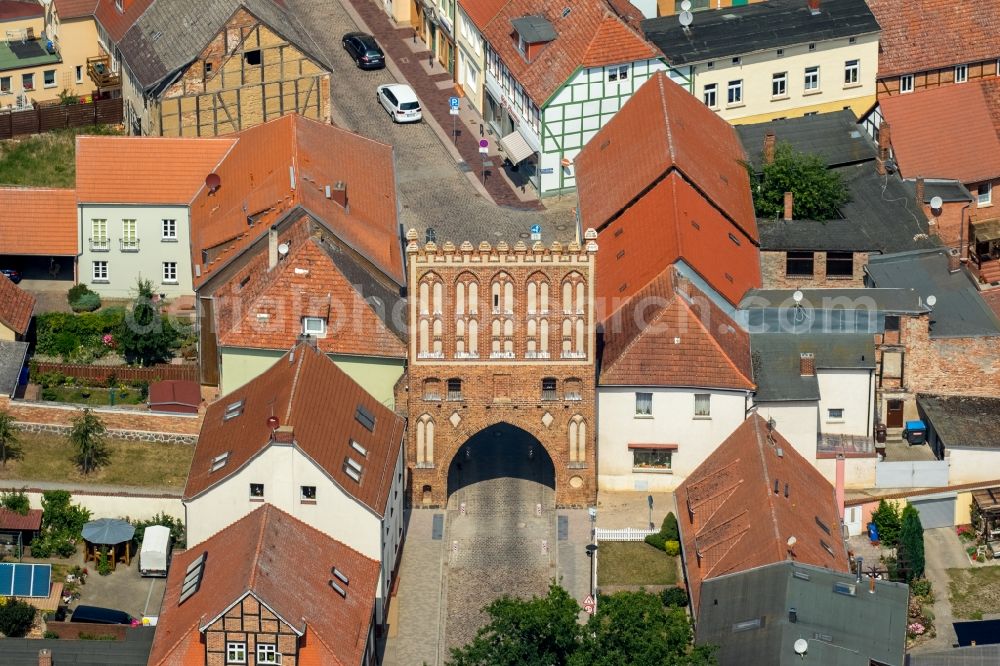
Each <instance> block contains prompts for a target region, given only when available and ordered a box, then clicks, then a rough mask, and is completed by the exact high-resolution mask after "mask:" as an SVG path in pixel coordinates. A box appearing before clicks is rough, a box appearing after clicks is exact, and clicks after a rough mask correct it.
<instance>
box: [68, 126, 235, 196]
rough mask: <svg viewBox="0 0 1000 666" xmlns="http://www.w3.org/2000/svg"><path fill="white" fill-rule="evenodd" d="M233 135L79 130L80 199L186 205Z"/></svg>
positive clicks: (230, 146) (77, 180)
mask: <svg viewBox="0 0 1000 666" xmlns="http://www.w3.org/2000/svg"><path fill="white" fill-rule="evenodd" d="M235 143H236V141H235V139H233V138H222V139H216V138H212V139H201V138H179V137H138V136H78V137H77V138H76V196H77V199H78V200H79V202H80V203H85V204H86V203H128V204H177V205H187V204H188V203H190V201H191V200H192V199H193V198H194V195H195V193H197V192H198V190H199V189H200V188H201V187H202V186H203V185H204V184H205V176H207V175H208V174H210V173H212V172H213V171H215V168H216V166H217V165H218V164H219V161H220V160H221V159H222V158H223V157H224V156H225V155H226V153H227V152H229V150H230V149H231V148H232V147H233V144H235Z"/></svg>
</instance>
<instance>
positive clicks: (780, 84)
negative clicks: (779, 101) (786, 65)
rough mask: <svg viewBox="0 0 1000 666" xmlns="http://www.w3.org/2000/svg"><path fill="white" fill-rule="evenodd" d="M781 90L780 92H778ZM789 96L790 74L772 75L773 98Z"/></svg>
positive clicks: (777, 73) (776, 73) (778, 73)
mask: <svg viewBox="0 0 1000 666" xmlns="http://www.w3.org/2000/svg"><path fill="white" fill-rule="evenodd" d="M778 88H780V90H778ZM787 96H788V72H775V73H774V74H772V75H771V97H774V98H778V97H787Z"/></svg>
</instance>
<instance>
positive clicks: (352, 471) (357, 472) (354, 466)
mask: <svg viewBox="0 0 1000 666" xmlns="http://www.w3.org/2000/svg"><path fill="white" fill-rule="evenodd" d="M361 469H362V468H361V463H359V462H358V461H357V460H355V459H354V458H351V457H350V456H348V457H347V458H346V459H345V460H344V473H345V474H347V476H349V477H351V478H352V479H354V480H355V481H357V482H359V483H360V482H361Z"/></svg>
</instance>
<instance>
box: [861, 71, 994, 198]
mask: <svg viewBox="0 0 1000 666" xmlns="http://www.w3.org/2000/svg"><path fill="white" fill-rule="evenodd" d="M879 104H880V105H881V107H882V115H883V117H884V118H885V121H886V122H888V123H889V128H890V137H891V142H892V151H893V156H894V157H895V159H896V163H897V164H898V165H899V170H900V173H901V174H902V175H903V176H904V177H906V178H915V177H917V176H923V177H925V178H954V179H955V180H959V181H961V182H962V183H975V182H979V181H983V180H991V179H994V178H1000V137H998V135H997V133H998V129H1000V110H998V108H997V107H1000V79H998V78H989V79H980V80H979V81H970V82H968V83H962V84H955V85H948V86H941V87H939V88H928V89H926V90H921V91H919V92H915V93H911V94H908V95H893V96H891V97H882V98H881V99H879ZM942 109H948V122H942V116H941V110H942Z"/></svg>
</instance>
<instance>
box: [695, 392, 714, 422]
mask: <svg viewBox="0 0 1000 666" xmlns="http://www.w3.org/2000/svg"><path fill="white" fill-rule="evenodd" d="M699 399H701V400H702V401H703V402H704V403H705V405H707V407H708V408H707V409H704V410H699V408H698V402H699ZM694 418H696V419H710V418H712V394H711V393H695V394H694Z"/></svg>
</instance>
